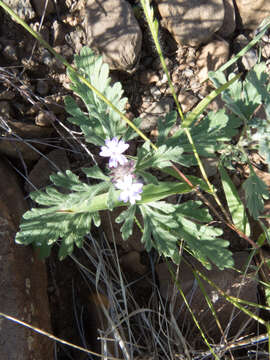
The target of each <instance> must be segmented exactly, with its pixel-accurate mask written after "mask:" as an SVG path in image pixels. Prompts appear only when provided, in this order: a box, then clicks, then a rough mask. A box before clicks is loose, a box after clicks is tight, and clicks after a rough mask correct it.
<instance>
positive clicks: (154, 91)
mask: <svg viewBox="0 0 270 360" xmlns="http://www.w3.org/2000/svg"><path fill="white" fill-rule="evenodd" d="M150 93H151V95H152V96H153V98H154V99H155V100H159V98H160V97H161V92H160V90H159V88H158V87H157V86H152V87H151V89H150Z"/></svg>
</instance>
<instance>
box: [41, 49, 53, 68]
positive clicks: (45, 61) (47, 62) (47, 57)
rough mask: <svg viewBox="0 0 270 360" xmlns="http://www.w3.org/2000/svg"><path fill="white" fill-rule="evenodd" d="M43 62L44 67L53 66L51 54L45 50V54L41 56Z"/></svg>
mask: <svg viewBox="0 0 270 360" xmlns="http://www.w3.org/2000/svg"><path fill="white" fill-rule="evenodd" d="M41 62H42V63H43V64H44V65H47V66H51V65H52V62H53V60H52V56H51V54H50V53H49V51H48V50H46V49H44V50H43V52H42V55H41Z"/></svg>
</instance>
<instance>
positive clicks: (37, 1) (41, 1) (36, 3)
mask: <svg viewBox="0 0 270 360" xmlns="http://www.w3.org/2000/svg"><path fill="white" fill-rule="evenodd" d="M46 1H47V0H32V3H33V7H34V9H35V10H36V13H37V15H38V16H43V13H44V10H45V6H46ZM53 12H54V5H53V0H48V1H47V7H46V13H45V15H46V16H47V15H49V14H52V13H53Z"/></svg>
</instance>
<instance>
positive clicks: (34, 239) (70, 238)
mask: <svg viewBox="0 0 270 360" xmlns="http://www.w3.org/2000/svg"><path fill="white" fill-rule="evenodd" d="M51 180H52V182H53V184H54V185H55V186H58V187H59V186H60V187H61V188H66V187H70V189H71V191H73V192H72V193H61V192H60V191H58V190H57V189H56V188H54V187H53V186H49V187H47V188H46V191H45V192H42V191H37V192H35V193H33V194H31V197H32V198H33V199H34V200H35V201H36V202H37V203H38V204H40V205H43V206H44V205H45V206H47V207H45V208H44V207H42V208H33V209H32V210H30V211H27V212H26V213H25V214H24V216H23V219H22V222H21V225H20V232H19V233H17V235H16V242H17V243H19V244H24V245H28V244H31V243H34V244H35V246H36V247H38V248H39V250H40V251H39V252H40V254H41V256H48V255H49V253H50V249H51V246H52V245H53V244H54V243H56V242H57V241H58V240H60V249H59V257H60V259H62V258H64V257H65V256H67V255H68V254H71V253H72V251H73V248H74V244H76V246H78V247H81V246H82V244H83V237H84V236H85V235H86V234H87V233H88V232H89V231H90V228H91V222H92V219H93V220H94V222H95V225H96V226H99V224H100V220H99V215H98V214H97V213H94V212H92V213H91V212H90V211H89V210H88V207H89V206H90V204H91V202H92V200H93V198H94V196H95V195H97V194H100V193H101V192H104V191H105V190H106V189H107V188H108V184H106V183H104V182H103V183H100V184H97V185H92V186H90V185H87V184H84V183H81V182H80V181H79V179H78V177H77V176H76V175H74V174H73V173H71V172H70V171H67V172H66V174H63V173H57V174H54V175H52V176H51ZM76 208H77V210H78V211H77V212H76V211H75V209H76ZM72 209H73V210H72ZM84 210H85V211H84Z"/></svg>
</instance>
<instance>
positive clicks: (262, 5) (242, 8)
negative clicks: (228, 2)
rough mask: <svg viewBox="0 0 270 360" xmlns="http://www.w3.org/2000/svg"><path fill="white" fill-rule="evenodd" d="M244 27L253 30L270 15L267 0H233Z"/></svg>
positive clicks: (269, 4)
mask: <svg viewBox="0 0 270 360" xmlns="http://www.w3.org/2000/svg"><path fill="white" fill-rule="evenodd" d="M235 4H236V7H237V9H238V11H239V15H240V19H241V24H239V25H240V26H242V27H243V28H244V29H250V30H255V29H256V28H257V27H258V26H259V25H260V23H261V22H262V21H263V20H264V19H265V18H267V17H268V16H270V1H269V0H256V1H255V0H235Z"/></svg>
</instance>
